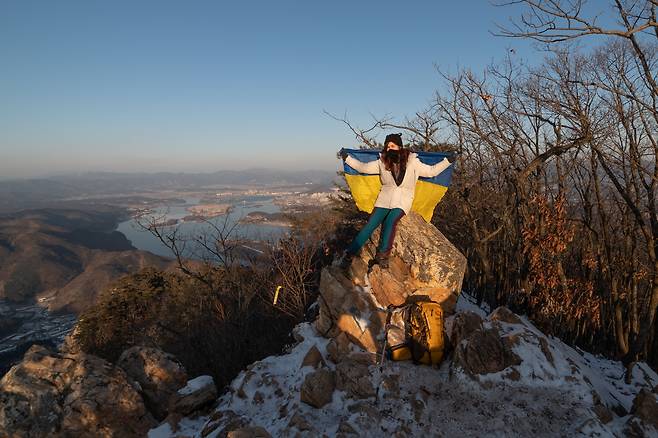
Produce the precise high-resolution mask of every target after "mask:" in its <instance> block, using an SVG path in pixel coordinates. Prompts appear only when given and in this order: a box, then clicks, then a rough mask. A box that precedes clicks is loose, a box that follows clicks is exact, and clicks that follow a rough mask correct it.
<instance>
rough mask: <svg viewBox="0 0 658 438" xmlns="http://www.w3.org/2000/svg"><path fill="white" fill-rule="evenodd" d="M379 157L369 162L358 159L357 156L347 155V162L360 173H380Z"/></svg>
mask: <svg viewBox="0 0 658 438" xmlns="http://www.w3.org/2000/svg"><path fill="white" fill-rule="evenodd" d="M378 161H379V158H378V159H376V160H372V161H368V162H367V163H364V162H362V161H359V160H357V159H356V158H353V157H351V156H350V155H348V156H347V158H346V159H345V162H346V163H347V164H348V166H350V167H351V168H353V169H354V170H356V171H357V172H360V173H368V174H378V173H379V163H378Z"/></svg>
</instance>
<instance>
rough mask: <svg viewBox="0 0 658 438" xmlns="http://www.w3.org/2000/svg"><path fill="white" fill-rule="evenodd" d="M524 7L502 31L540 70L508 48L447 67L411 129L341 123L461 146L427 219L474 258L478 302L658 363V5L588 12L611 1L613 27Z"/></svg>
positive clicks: (563, 7)
mask: <svg viewBox="0 0 658 438" xmlns="http://www.w3.org/2000/svg"><path fill="white" fill-rule="evenodd" d="M515 3H522V4H523V7H524V12H523V15H522V16H520V17H519V19H518V20H517V21H516V22H512V23H511V24H509V25H501V27H500V28H499V30H498V33H499V34H500V35H502V36H507V37H511V38H530V39H534V40H536V41H537V44H538V45H539V46H540V47H538V49H542V50H545V51H546V53H547V55H546V57H545V60H544V62H543V63H542V64H541V65H539V66H536V65H535V66H532V67H529V66H527V65H524V63H523V62H521V61H519V60H517V59H516V56H515V53H514V51H513V50H511V51H510V53H509V54H508V56H507V57H506V59H505V60H504V61H503V62H501V63H499V64H496V65H492V66H490V67H489V68H488V69H487V70H486V71H484V72H481V73H475V72H472V71H469V70H463V71H460V72H458V73H457V74H446V73H442V74H441V76H442V80H443V85H444V86H443V87H441V88H440V90H441V91H438V92H437V93H436V96H435V97H434V98H433V99H432V102H431V104H430V105H429V106H428V107H427V108H426V109H425V110H423V111H420V112H418V113H417V114H416V116H415V117H414V118H412V119H407V120H406V121H405V122H404V123H394V122H393V121H391V120H390V119H382V120H376V121H375V124H374V125H373V126H372V127H369V128H365V129H362V128H356V127H354V126H353V125H352V124H351V123H350V122H349V121H347V120H344V121H345V122H346V123H347V125H348V127H349V128H350V129H352V130H353V132H354V133H355V135H356V137H357V139H358V140H359V141H360V142H361V143H362V146H363V147H377V144H376V141H375V140H374V134H375V133H376V132H378V131H379V130H380V129H389V130H390V129H391V128H398V129H400V130H402V131H403V132H404V133H405V134H406V138H407V139H409V138H411V139H412V140H411V143H412V147H415V148H416V149H420V150H443V151H445V150H454V151H457V152H459V153H460V159H459V161H458V172H456V176H455V180H454V181H453V184H452V187H451V190H450V191H449V192H448V195H447V196H446V199H444V201H443V202H442V204H441V207H440V208H439V209H437V211H436V213H435V215H434V219H433V221H434V222H435V223H436V224H437V225H438V226H439V228H440V229H441V230H445V231H446V232H447V233H448V235H449V236H450V238H451V240H452V241H453V242H455V243H456V244H457V245H458V246H459V247H460V249H461V250H462V251H463V252H464V253H465V254H467V256H468V260H469V272H468V274H467V278H466V280H465V284H466V287H467V288H468V289H469V290H470V291H472V292H473V293H474V294H475V295H476V296H477V297H478V299H479V300H480V301H486V302H488V303H490V304H491V305H492V306H496V305H499V304H507V305H510V306H511V307H513V308H514V309H515V310H516V311H519V312H526V313H527V314H528V315H529V316H531V317H532V318H533V319H534V321H535V322H537V323H538V324H539V325H540V326H541V327H542V329H544V330H546V331H547V332H548V333H552V334H554V335H557V336H559V337H561V338H562V339H565V340H567V341H569V342H572V343H575V344H578V345H581V346H583V347H586V348H589V349H592V350H594V351H598V352H602V353H605V354H607V355H610V356H612V357H617V358H622V360H624V362H625V363H626V364H627V366H629V367H632V364H633V362H634V361H636V360H638V359H648V360H649V361H650V363H652V364H653V366H654V367H655V366H656V365H658V336H656V335H657V332H656V324H655V316H656V307H658V217H657V216H656V214H657V211H656V208H657V206H656V184H657V182H658V181H657V179H658V162H657V161H656V155H657V152H658V137H657V136H656V132H657V130H656V129H657V127H658V102H657V100H658V85H657V83H656V72H657V69H656V61H657V59H656V43H658V24H657V23H656V6H657V5H658V2H655V1H628V2H623V1H613V2H610V3H608V4H606V5H603V4H602V3H603V2H601V4H599V3H597V4H596V5H593V6H596V7H607V8H611V7H612V8H613V9H614V11H615V14H616V20H617V22H618V23H617V25H616V26H612V27H610V28H604V27H600V26H599V24H598V22H597V20H596V18H595V14H596V12H592V15H591V16H590V15H588V13H585V11H586V10H587V11H590V10H591V9H592V7H593V6H592V5H585V4H584V2H582V1H573V2H560V1H531V0H528V1H523V2H515ZM507 6H508V5H505V4H503V5H501V7H507ZM596 35H598V36H599V37H598V39H596V37H595V36H596ZM581 41H587V43H588V45H587V46H586V47H587V48H583V47H582V44H579V43H580V42H581Z"/></svg>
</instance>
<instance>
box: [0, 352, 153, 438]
mask: <svg viewBox="0 0 658 438" xmlns="http://www.w3.org/2000/svg"><path fill="white" fill-rule="evenodd" d="M155 424H156V422H155V420H154V419H153V417H152V416H151V414H150V413H149V412H148V411H147V409H146V406H145V405H144V402H143V400H142V397H141V396H140V394H139V392H138V391H137V389H135V387H133V384H132V382H131V381H130V380H129V378H128V376H127V375H126V373H125V372H124V371H123V370H122V369H121V368H119V367H116V366H114V365H112V364H110V363H109V362H107V361H105V360H103V359H101V358H98V357H96V356H92V355H88V354H82V353H81V354H58V353H54V352H52V351H50V350H48V349H46V348H44V347H40V346H33V347H32V348H30V350H28V352H27V353H26V354H25V357H24V359H23V361H22V362H21V363H20V364H18V365H16V366H14V367H13V368H12V369H11V370H10V371H9V372H8V373H7V374H6V375H5V376H4V377H3V378H2V380H0V431H1V432H2V433H0V435H2V436H6V435H8V436H12V437H28V436H53V435H62V436H76V437H142V436H145V434H146V432H147V431H148V430H149V429H150V428H151V427H153V426H154V425H155Z"/></svg>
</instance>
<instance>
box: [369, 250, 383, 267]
mask: <svg viewBox="0 0 658 438" xmlns="http://www.w3.org/2000/svg"><path fill="white" fill-rule="evenodd" d="M375 265H379V267H380V268H381V269H388V256H386V255H384V254H381V253H377V254H375V257H374V258H373V259H371V260H370V261H369V262H368V270H370V269H372V267H373V266H375Z"/></svg>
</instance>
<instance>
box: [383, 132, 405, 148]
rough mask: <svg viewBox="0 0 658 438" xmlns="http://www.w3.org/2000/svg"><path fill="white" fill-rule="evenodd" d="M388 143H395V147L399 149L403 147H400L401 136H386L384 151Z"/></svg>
mask: <svg viewBox="0 0 658 438" xmlns="http://www.w3.org/2000/svg"><path fill="white" fill-rule="evenodd" d="M390 142H393V143H395V144H396V145H398V146H400V149H401V148H402V147H403V146H402V134H388V135H387V136H386V140H384V149H386V146H388V144H389V143H390Z"/></svg>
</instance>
